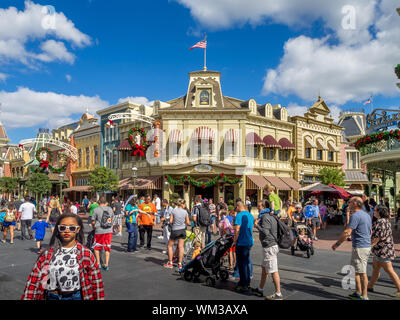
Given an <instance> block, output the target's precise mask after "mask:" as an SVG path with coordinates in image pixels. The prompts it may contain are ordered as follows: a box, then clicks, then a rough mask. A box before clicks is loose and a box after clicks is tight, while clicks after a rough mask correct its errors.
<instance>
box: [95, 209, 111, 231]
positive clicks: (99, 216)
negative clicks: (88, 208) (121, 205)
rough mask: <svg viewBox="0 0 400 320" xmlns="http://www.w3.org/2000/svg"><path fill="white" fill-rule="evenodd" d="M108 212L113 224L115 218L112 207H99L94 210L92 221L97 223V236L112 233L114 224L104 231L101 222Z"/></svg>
mask: <svg viewBox="0 0 400 320" xmlns="http://www.w3.org/2000/svg"><path fill="white" fill-rule="evenodd" d="M106 212H107V214H108V216H109V217H110V218H109V219H111V222H112V221H113V218H114V211H113V209H111V208H110V207H107V206H104V207H100V206H99V207H97V208H96V209H94V211H93V215H92V221H95V222H96V223H95V227H96V231H95V234H106V233H112V223H111V226H110V227H109V228H106V229H103V228H102V227H101V221H102V219H103V214H106ZM104 218H105V217H104Z"/></svg>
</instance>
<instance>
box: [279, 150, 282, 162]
mask: <svg viewBox="0 0 400 320" xmlns="http://www.w3.org/2000/svg"><path fill="white" fill-rule="evenodd" d="M279 161H283V151H282V150H279Z"/></svg>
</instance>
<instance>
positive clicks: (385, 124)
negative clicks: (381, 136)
mask: <svg viewBox="0 0 400 320" xmlns="http://www.w3.org/2000/svg"><path fill="white" fill-rule="evenodd" d="M394 126H397V127H400V111H398V110H386V109H376V110H374V111H373V112H372V113H370V114H368V115H367V133H372V132H376V131H378V130H380V129H387V128H390V127H394Z"/></svg>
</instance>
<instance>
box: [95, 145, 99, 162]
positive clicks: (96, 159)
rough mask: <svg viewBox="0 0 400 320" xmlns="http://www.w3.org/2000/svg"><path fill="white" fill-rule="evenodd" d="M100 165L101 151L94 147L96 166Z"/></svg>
mask: <svg viewBox="0 0 400 320" xmlns="http://www.w3.org/2000/svg"><path fill="white" fill-rule="evenodd" d="M98 163H99V150H98V149H97V146H94V164H98Z"/></svg>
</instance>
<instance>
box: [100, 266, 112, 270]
mask: <svg viewBox="0 0 400 320" xmlns="http://www.w3.org/2000/svg"><path fill="white" fill-rule="evenodd" d="M101 268H102V269H103V270H104V271H108V270H110V267H109V266H101Z"/></svg>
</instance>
